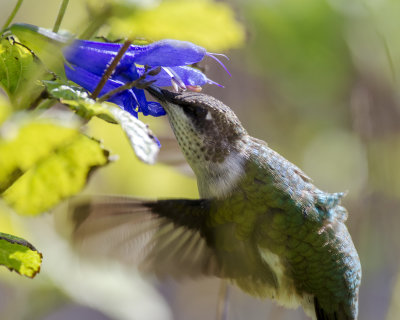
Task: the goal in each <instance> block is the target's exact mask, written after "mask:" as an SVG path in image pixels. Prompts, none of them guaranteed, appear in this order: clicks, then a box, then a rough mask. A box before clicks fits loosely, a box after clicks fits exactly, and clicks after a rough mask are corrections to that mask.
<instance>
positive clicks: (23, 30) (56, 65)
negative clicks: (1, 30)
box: [9, 23, 71, 78]
mask: <svg viewBox="0 0 400 320" xmlns="http://www.w3.org/2000/svg"><path fill="white" fill-rule="evenodd" d="M9 30H10V31H11V33H12V34H13V35H15V36H16V37H17V38H18V40H19V41H20V42H21V43H23V44H24V45H25V46H27V47H28V48H29V49H30V50H32V51H33V52H34V53H35V55H36V56H38V57H39V59H40V61H42V62H43V63H44V65H45V66H46V68H47V69H48V70H51V71H53V72H55V73H57V75H59V76H61V77H63V78H65V72H64V56H63V54H62V47H63V46H65V45H66V44H68V42H69V41H70V40H71V39H70V38H67V37H64V36H61V35H59V34H57V33H54V32H52V31H50V30H47V29H44V28H40V27H37V26H34V25H30V24H25V23H15V24H13V25H11V26H10V27H9Z"/></svg>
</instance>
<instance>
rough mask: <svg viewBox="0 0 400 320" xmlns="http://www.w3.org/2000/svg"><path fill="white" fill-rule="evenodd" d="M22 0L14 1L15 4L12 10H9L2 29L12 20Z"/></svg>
mask: <svg viewBox="0 0 400 320" xmlns="http://www.w3.org/2000/svg"><path fill="white" fill-rule="evenodd" d="M23 1H24V0H18V2H17V3H16V5H15V7H14V10H13V11H12V12H11V14H10V16H9V17H8V19H7V21H6V23H5V24H4V25H3V30H4V29H5V28H7V27H8V26H9V25H10V23H11V21H13V19H14V17H15V15H16V14H17V12H18V10H19V7H20V6H21V4H22V2H23Z"/></svg>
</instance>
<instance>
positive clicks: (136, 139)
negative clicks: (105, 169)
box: [43, 81, 159, 164]
mask: <svg viewBox="0 0 400 320" xmlns="http://www.w3.org/2000/svg"><path fill="white" fill-rule="evenodd" d="M43 83H44V85H45V86H46V88H47V91H48V92H49V94H50V96H52V97H53V98H56V99H58V100H59V101H60V102H61V103H63V104H66V105H67V106H69V107H70V108H71V109H73V110H74V111H75V112H76V113H77V114H78V115H80V116H81V117H83V118H85V119H90V118H92V117H93V116H97V117H99V118H101V119H103V120H105V121H107V122H111V123H119V124H120V126H121V128H122V130H123V131H124V132H125V134H126V136H127V138H128V140H129V142H130V144H131V146H132V148H133V150H134V152H135V153H136V156H137V157H138V158H139V159H140V160H141V161H143V162H145V163H149V164H153V163H155V161H156V157H157V154H158V151H159V147H158V144H157V142H156V140H155V138H154V135H153V134H152V132H151V131H150V130H149V128H148V127H147V125H146V124H144V123H143V122H142V121H140V120H138V119H137V118H135V117H134V116H132V115H131V114H130V113H129V112H126V111H124V110H121V109H120V108H119V107H115V106H114V105H113V104H111V103H107V102H105V103H96V102H95V101H93V100H92V99H90V98H89V97H88V94H87V93H86V92H85V91H83V90H82V89H80V88H79V87H76V86H74V85H73V84H71V82H63V81H43Z"/></svg>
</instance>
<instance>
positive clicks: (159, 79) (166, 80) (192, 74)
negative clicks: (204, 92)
mask: <svg viewBox="0 0 400 320" xmlns="http://www.w3.org/2000/svg"><path fill="white" fill-rule="evenodd" d="M170 69H172V70H173V71H174V73H175V74H176V75H177V76H178V77H179V78H180V80H181V81H182V82H183V83H184V84H185V85H190V86H203V85H205V84H206V83H209V84H217V83H215V82H214V81H212V80H210V79H208V78H207V77H206V75H205V74H204V73H202V72H201V71H200V70H198V69H195V68H191V67H186V66H180V67H170ZM137 71H138V73H139V75H143V73H144V68H142V67H137ZM152 80H155V82H154V85H156V86H159V87H168V86H170V85H171V76H170V75H169V74H168V73H167V72H166V71H165V70H164V69H161V71H160V72H159V73H158V74H157V75H155V76H150V75H148V76H147V77H146V78H145V81H152ZM217 85H218V84H217Z"/></svg>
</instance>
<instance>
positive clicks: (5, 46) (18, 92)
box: [0, 39, 43, 107]
mask: <svg viewBox="0 0 400 320" xmlns="http://www.w3.org/2000/svg"><path fill="white" fill-rule="evenodd" d="M39 74H42V75H43V69H42V68H41V66H40V65H39V64H38V63H37V62H36V61H35V60H34V57H33V55H32V53H31V52H30V51H29V50H28V49H26V48H25V47H23V46H21V45H19V44H17V43H14V42H10V41H9V40H7V39H1V40H0V85H1V86H2V87H3V89H4V90H5V91H6V93H7V94H8V96H9V97H10V100H11V101H12V102H13V104H14V105H16V106H17V107H22V106H24V104H26V101H28V100H31V99H32V95H34V94H35V92H34V91H38V89H39V86H38V85H37V84H36V83H35V78H36V77H37V76H38V75H39ZM36 95H37V93H36Z"/></svg>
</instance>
